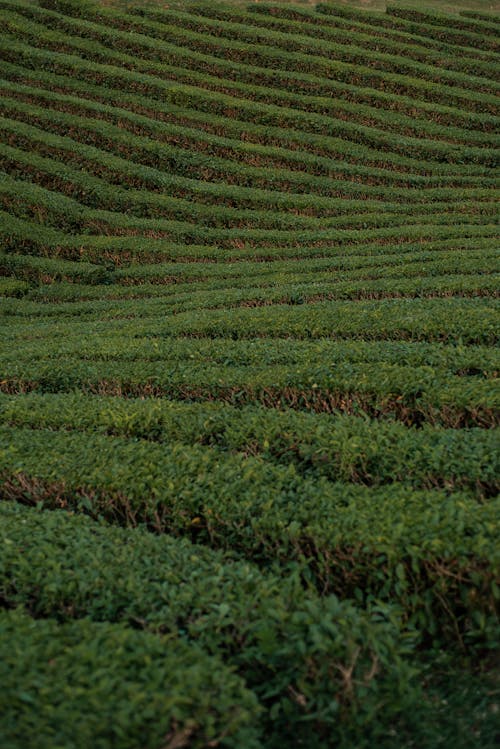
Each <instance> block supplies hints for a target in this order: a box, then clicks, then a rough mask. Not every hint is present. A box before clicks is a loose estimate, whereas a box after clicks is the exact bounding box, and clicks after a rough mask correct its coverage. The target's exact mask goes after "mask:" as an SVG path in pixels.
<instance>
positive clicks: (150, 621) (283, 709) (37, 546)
mask: <svg viewBox="0 0 500 749" xmlns="http://www.w3.org/2000/svg"><path fill="white" fill-rule="evenodd" d="M0 515H1V517H2V530H1V531H0V533H1V535H2V544H3V546H4V548H6V554H4V555H3V557H2V563H1V566H0V589H2V594H3V596H4V597H5V599H6V601H7V602H8V603H9V604H10V605H16V604H17V605H19V604H24V605H25V606H26V607H27V608H28V610H29V611H30V612H32V613H33V614H34V615H35V616H36V617H37V619H39V618H41V617H57V619H58V620H59V622H66V624H64V625H63V627H61V628H60V633H63V632H65V631H68V630H71V625H69V624H68V623H69V622H72V621H74V620H79V619H81V618H82V617H86V618H88V619H91V620H92V621H93V622H100V621H102V620H103V619H105V620H106V621H108V622H112V623H113V624H114V627H113V625H109V624H108V625H98V624H97V625H93V627H90V625H89V624H88V622H87V623H86V624H80V626H78V625H77V624H76V623H75V624H73V625H72V626H73V629H74V630H75V633H76V634H80V636H82V634H83V632H85V627H90V629H91V632H93V634H94V637H95V636H97V635H98V633H99V626H100V627H101V629H102V631H103V632H106V633H109V632H110V631H111V632H113V631H116V632H122V638H123V639H125V636H124V632H125V631H127V630H128V632H129V633H130V634H129V635H128V638H129V642H128V643H127V644H128V645H129V647H130V646H132V647H130V649H131V650H132V648H133V652H134V653H137V651H139V652H138V654H137V655H136V656H135V657H136V658H137V659H138V660H139V662H140V661H141V656H142V658H144V660H145V661H146V659H147V657H148V656H149V657H150V660H151V662H152V663H155V664H157V665H155V666H150V668H149V669H145V674H144V676H145V677H146V678H147V677H148V676H149V678H150V679H151V680H152V683H153V684H157V682H158V674H155V673H154V669H158V668H160V669H161V668H162V667H163V665H164V667H165V668H166V669H167V671H166V674H169V672H170V680H171V682H173V683H169V682H168V681H167V683H166V684H164V685H163V689H164V690H165V691H167V692H168V693H169V695H170V693H171V690H172V691H173V689H174V688H177V689H178V688H179V687H178V685H177V683H176V682H177V681H179V683H180V685H182V683H183V681H184V680H185V679H187V678H188V679H189V687H188V688H187V690H186V689H185V688H181V689H180V693H181V694H182V711H181V706H180V705H179V706H177V705H176V703H175V702H174V703H173V704H174V705H175V706H176V707H177V710H178V711H180V715H184V713H185V712H187V711H189V712H188V716H187V717H189V718H191V719H192V720H193V719H194V720H193V723H194V725H193V726H191V728H190V745H193V746H198V745H199V746H209V745H212V746H215V745H217V746H218V745H219V743H218V740H217V738H216V736H217V730H218V731H221V727H219V725H218V723H221V722H222V718H223V716H224V713H225V711H226V716H225V717H226V720H227V725H226V726H225V728H226V731H227V732H228V733H229V736H230V738H231V741H238V738H239V739H240V740H241V741H242V743H241V744H240V745H241V746H245V747H246V746H251V747H254V746H256V747H257V746H260V743H258V742H257V743H255V744H254V743H248V741H252V740H253V739H254V738H255V737H254V736H253V734H255V736H256V737H257V738H258V737H259V735H260V730H259V729H260V728H261V727H262V726H265V727H266V729H267V730H266V737H267V739H268V740H269V739H271V736H273V734H277V736H275V739H276V740H279V738H280V737H281V740H283V736H284V735H287V734H289V736H290V738H291V734H292V732H293V733H294V738H295V739H296V738H297V734H298V735H300V736H301V737H302V740H307V739H308V738H310V739H311V740H314V738H317V736H318V735H320V736H323V735H325V733H326V732H328V736H329V738H330V739H331V737H332V736H336V737H337V736H338V737H339V738H340V737H341V736H342V734H343V732H344V731H346V730H347V731H348V730H349V729H348V728H347V727H346V726H345V723H346V719H349V718H351V719H352V714H353V711H356V712H357V718H358V721H357V722H358V730H359V731H360V733H362V732H363V730H364V731H368V732H370V729H369V719H368V716H369V714H370V709H369V703H371V701H372V700H373V701H376V702H378V711H379V715H380V713H381V712H382V713H383V714H384V716H385V720H387V721H389V720H390V719H391V718H392V717H393V715H394V714H395V712H396V711H395V710H394V708H393V707H391V705H390V700H391V699H392V700H394V699H396V698H397V699H398V702H399V701H401V702H400V707H401V706H402V704H404V702H405V699H404V697H403V692H404V691H405V686H406V688H407V685H408V681H407V680H408V678H409V677H410V672H409V669H408V667H407V666H406V664H405V660H406V657H407V654H408V651H409V643H410V642H411V638H409V637H408V636H406V637H405V636H401V635H400V634H399V632H398V629H397V626H395V624H394V623H392V621H391V618H392V616H391V611H390V610H389V611H385V610H384V608H383V607H382V606H380V607H379V609H378V611H377V612H373V614H371V613H364V612H361V610H360V609H359V608H356V607H354V606H353V605H352V604H350V603H348V602H346V603H341V602H339V601H338V600H336V599H335V598H333V597H329V598H325V599H323V600H320V599H319V598H317V597H316V596H315V595H313V594H312V593H308V594H306V593H304V591H303V589H302V588H301V586H300V584H299V581H298V579H297V576H296V575H288V576H287V577H283V576H279V577H278V576H274V575H272V574H267V575H263V574H262V573H261V572H259V570H258V569H257V568H256V567H255V566H252V565H251V564H248V563H246V562H239V561H237V560H235V559H234V558H233V559H231V558H230V557H227V556H225V555H223V554H221V553H220V552H216V551H213V550H210V549H207V548H201V547H200V546H193V545H191V544H190V543H188V542H187V541H184V540H181V539H174V538H171V537H168V536H162V537H155V536H153V535H152V534H149V533H147V532H144V531H143V530H140V529H134V530H129V529H126V530H125V529H121V528H116V527H112V526H106V525H104V524H102V523H101V524H97V523H95V522H92V521H91V520H90V519H89V518H86V517H83V516H82V515H72V514H69V513H63V512H60V511H58V512H57V511H56V512H42V513H40V512H37V511H36V510H33V509H29V508H23V507H20V506H19V505H14V504H12V503H8V502H2V503H1V504H0ZM21 547H24V553H23V552H21ZM69 548H71V549H72V553H71V554H68V549H69ZM118 571H119V574H117V573H118ZM124 586H125V587H124ZM104 591H105V595H106V603H105V604H104V605H103V601H102V595H103V592H104ZM68 600H71V602H72V605H71V607H70V606H68V605H67V602H68ZM395 618H396V617H394V619H395ZM384 619H385V621H384ZM130 622H133V623H134V626H135V631H134V629H131V628H130ZM118 625H121V626H120V627H119V626H118ZM123 625H125V626H126V630H124V629H121V627H122V626H123ZM82 630H83V632H82ZM137 630H145V632H146V633H147V632H149V633H150V634H145V632H141V631H137ZM26 634H27V633H25V635H26ZM51 634H52V636H54V635H56V637H55V639H56V641H57V642H58V643H59V647H60V637H61V634H59V637H58V636H57V634H58V633H57V632H55V633H51ZM155 636H156V638H155ZM134 637H135V640H134ZM166 638H168V639H166ZM108 639H109V638H108ZM82 640H83V642H84V643H85V644H86V638H85V636H83V638H82ZM155 641H156V645H155ZM118 643H119V641H118V642H114V641H113V640H111V642H106V638H104V643H103V645H104V644H107V645H108V652H107V653H101V648H99V656H104V658H105V659H106V658H112V659H113V666H114V669H112V670H111V673H112V674H113V675H114V674H115V670H116V671H118V673H119V674H120V670H122V671H125V675H126V669H125V668H124V665H125V664H126V662H127V660H126V659H127V657H128V658H129V659H131V656H125V657H123V656H122V658H120V656H119V655H118V653H117V651H116V648H117V646H118ZM147 643H148V644H149V645H150V647H149V648H148V649H146V648H144V646H145V644H147ZM124 644H125V643H120V645H121V647H120V650H119V651H118V652H119V653H122V652H123V651H125V652H127V650H128V648H125V647H124ZM141 645H142V647H141ZM82 649H83V648H82ZM143 649H144V650H145V652H144V650H143ZM202 649H203V650H202ZM26 651H27V653H29V652H30V651H29V649H28V648H25V652H26ZM165 651H167V652H168V653H169V654H170V656H169V657H168V658H166V657H165V655H166V652H165ZM69 653H70V654H71V655H72V656H73V658H75V660H77V662H78V664H79V661H78V658H77V656H78V649H76V651H75V650H73V649H70V650H69ZM110 654H111V655H110ZM117 655H118V658H117ZM220 655H223V656H224V659H225V665H224V666H222V664H221V662H220ZM196 658H198V659H199V660H198V663H196V660H195V659H196ZM116 661H118V663H119V664H120V666H121V669H120V666H118V668H117V666H116V665H115V664H116ZM58 662H59V659H58ZM124 662H125V664H124ZM183 662H184V672H183V669H182V665H183ZM375 662H376V663H377V668H376V669H375V668H372V667H373V665H374V663H375ZM3 663H4V664H5V661H3ZM105 663H107V661H106V660H105ZM158 664H161V665H160V666H159V665H158ZM195 664H196V665H198V669H197V670H195ZM228 664H229V666H230V667H231V669H234V670H236V671H237V674H235V673H231V671H229V669H228V667H227V665H228ZM79 665H80V664H79ZM92 665H93V666H94V668H95V665H94V663H93V662H92ZM351 665H352V675H351V679H349V681H348V682H347V681H346V680H345V679H344V677H343V675H342V674H343V673H345V671H346V670H347V669H349V667H350V666H351ZM109 666H111V662H110V663H109ZM59 667H60V665H59ZM101 669H102V664H99V673H102V671H101ZM208 669H210V670H208ZM370 670H372V671H373V673H372V674H371V676H368V675H369V673H370ZM152 671H153V673H152ZM49 673H50V671H49ZM108 673H109V672H107V675H108ZM122 678H123V676H122ZM167 678H168V677H167ZM410 678H411V677H410ZM242 679H244V683H245V684H246V689H243V687H242V683H243V682H242ZM391 681H392V684H391ZM412 681H414V680H412ZM358 684H359V693H358ZM4 686H5V683H4ZM13 686H14V685H12V686H11V687H10V688H11V689H12V688H13ZM332 686H333V688H334V689H335V695H336V696H335V698H332ZM141 687H142V688H141V689H140V690H138V691H139V693H140V694H141V695H144V696H143V697H142V699H143V700H144V699H147V698H148V697H149V699H151V701H152V703H153V705H151V704H149V705H147V706H146V705H141V704H140V702H141V697H136V698H135V699H136V700H137V701H138V702H139V704H138V705H137V706H136V707H137V709H138V713H139V715H135V716H134V718H132V719H131V718H129V720H135V721H137V722H138V723H139V724H140V723H141V720H140V715H141V714H145V715H147V716H149V715H150V714H152V708H153V707H156V701H157V700H158V701H159V704H161V703H162V702H163V703H164V702H165V697H164V696H163V695H162V696H161V699H160V695H158V697H156V698H155V693H154V691H153V688H152V687H151V685H150V684H148V683H147V682H146V680H144V684H141ZM120 688H123V687H122V684H120ZM250 689H251V690H252V692H253V695H252V694H251V692H249V690H250ZM201 690H203V694H202V693H201ZM117 691H118V695H120V696H121V692H120V689H118V690H117ZM151 692H153V694H151ZM255 695H257V698H258V699H259V703H260V704H259V703H258V702H257V699H256V698H255ZM65 697H66V698H67V690H65ZM252 697H253V700H252ZM299 697H300V698H301V699H299ZM113 698H114V699H113ZM413 698H414V696H413V695H412V698H410V700H409V701H410V703H411V701H412V699H413ZM231 699H232V700H233V704H231ZM115 700H116V701H118V700H119V697H118V696H115V695H112V694H109V695H106V703H107V704H109V703H111V705H113V706H114V705H115ZM211 701H216V703H217V704H216V708H215V715H212V718H211V721H210V722H211V723H212V725H211V726H210V722H209V720H210V713H211V712H212V709H211V708H212V706H211ZM406 701H407V700H406ZM234 702H235V704H234ZM129 704H130V703H129ZM132 704H134V705H135V703H132ZM264 708H265V709H264ZM80 709H81V706H80V707H79V710H80ZM110 709H111V708H110ZM115 709H118V707H115ZM171 709H173V708H171ZM130 712H131V711H130V710H124V711H123V713H124V715H127V716H129V715H130ZM205 713H206V715H205ZM180 715H179V716H178V718H180ZM158 717H161V721H160V725H159V728H157V727H156V725H154V726H150V728H149V730H150V731H151V732H153V733H155V732H157V731H158V732H159V731H160V730H161V729H163V731H164V734H166V733H167V730H168V728H169V726H168V720H169V719H170V714H169V712H168V711H167V712H166V714H165V710H163V712H162V714H161V716H158ZM196 718H197V719H198V722H199V723H200V724H201V726H200V729H202V727H203V718H204V719H205V720H206V721H207V723H208V726H207V728H208V730H210V728H211V731H212V734H211V737H212V740H213V741H214V742H217V743H212V744H208V743H200V744H198V743H197V739H196V736H197V734H196V728H197V721H196ZM200 718H201V720H200ZM148 722H151V721H148ZM111 723H112V725H113V727H114V726H116V720H112V721H111ZM155 723H156V722H155ZM287 723H288V726H287V725H286V724H287ZM188 725H189V724H188ZM240 726H243V727H244V728H246V731H247V735H246V736H245V733H244V732H242V733H241V735H240V736H239V737H238V736H236V737H233V735H232V734H233V733H236V732H237V730H238V728H239V727H240ZM85 727H86V728H87V729H88V725H87V724H86V726H85ZM180 728H181V727H180V726H178V729H177V730H178V731H179V732H180ZM252 728H253V732H252ZM109 730H112V729H109ZM201 732H202V731H201V730H200V733H201ZM315 733H316V737H315V736H314V734H315ZM355 733H356V730H355V731H354V734H355ZM158 736H159V733H158ZM145 737H148V733H146V734H144V735H142V736H141V737H140V739H137V740H139V741H140V743H141V746H145V743H144V739H145ZM351 738H353V737H352V736H351ZM205 739H206V740H208V739H209V736H206V737H205ZM132 740H134V734H133V733H132ZM137 740H135V743H131V744H130V746H134V745H137ZM123 745H124V746H125V744H123ZM149 745H150V744H149V743H148V744H147V746H149ZM224 745H225V742H224ZM270 745H272V743H271V741H268V742H266V744H265V746H270ZM314 745H315V744H314ZM82 746H85V745H84V744H82ZM127 746H128V744H127ZM152 746H155V747H156V746H158V742H157V743H156V744H152ZM276 746H278V744H276Z"/></svg>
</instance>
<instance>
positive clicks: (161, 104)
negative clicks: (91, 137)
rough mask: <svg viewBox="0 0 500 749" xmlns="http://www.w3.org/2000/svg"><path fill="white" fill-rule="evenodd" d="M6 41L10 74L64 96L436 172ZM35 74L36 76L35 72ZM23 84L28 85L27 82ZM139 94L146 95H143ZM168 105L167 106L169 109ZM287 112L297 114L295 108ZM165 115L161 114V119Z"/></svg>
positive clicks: (478, 170)
mask: <svg viewBox="0 0 500 749" xmlns="http://www.w3.org/2000/svg"><path fill="white" fill-rule="evenodd" d="M4 38H5V46H3V47H2V48H0V55H1V57H2V59H3V60H5V61H6V62H7V63H16V65H12V64H9V65H8V67H7V66H6V70H7V71H8V70H12V69H13V68H14V69H15V70H16V71H20V70H22V69H23V68H21V67H20V64H22V66H24V69H25V70H27V71H28V70H30V69H31V70H36V71H39V70H40V69H43V70H45V71H48V72H47V73H46V74H45V75H46V79H47V80H48V81H49V80H52V82H53V83H52V85H53V86H55V85H56V82H57V81H59V80H60V81H61V84H62V86H63V88H62V90H63V91H64V92H66V91H67V90H68V88H67V86H68V84H69V82H70V81H71V83H70V86H71V87H72V88H73V87H74V86H75V81H76V82H78V86H79V87H81V88H80V90H81V91H83V92H85V90H86V89H87V87H89V86H90V88H91V90H92V92H94V91H101V92H102V93H101V94H97V96H98V98H99V97H103V98H104V102H105V103H106V104H108V103H109V102H110V97H111V96H112V99H111V101H112V102H116V103H119V105H120V106H125V108H130V103H129V104H127V101H128V99H129V96H131V97H132V98H131V101H134V102H135V101H141V102H143V105H142V106H143V111H144V106H145V107H146V110H145V111H146V112H147V114H148V117H150V118H153V119H154V118H158V117H159V113H161V112H165V117H166V118H167V119H168V120H171V119H172V117H174V118H175V113H176V112H177V113H179V118H178V122H179V123H181V124H185V125H186V124H189V123H195V124H196V126H197V127H199V128H201V129H208V130H209V131H210V132H216V133H217V134H219V135H222V134H231V133H234V134H235V135H236V134H238V135H241V133H244V134H245V135H244V140H247V139H248V140H251V141H253V142H257V143H263V144H266V145H269V144H271V145H273V146H279V147H280V148H281V152H283V150H284V149H286V148H292V150H293V149H296V148H297V147H299V148H300V149H304V148H305V149H306V150H308V151H310V152H311V153H312V154H316V155H317V156H322V157H325V156H328V157H332V156H333V157H334V158H335V159H343V160H347V161H350V162H353V164H359V165H362V166H365V167H366V166H369V167H375V168H382V169H384V168H387V167H390V168H391V169H396V170H398V171H401V172H408V171H410V172H413V173H415V174H417V175H419V174H420V175H422V174H426V173H431V174H432V173H435V172H436V169H437V164H436V162H432V161H429V162H425V161H422V159H421V158H420V157H419V158H417V159H415V158H411V157H408V155H407V154H406V153H405V154H404V155H403V154H399V153H389V152H380V151H378V150H376V149H373V148H370V147H368V146H366V145H365V146H362V145H360V144H357V143H353V142H351V141H348V140H342V139H340V138H335V137H331V136H329V135H328V133H327V132H326V133H325V132H324V127H323V126H321V127H320V130H319V132H315V130H314V127H313V128H308V129H306V130H304V129H301V128H302V124H304V123H303V122H297V123H294V122H293V118H292V121H291V122H290V121H285V122H283V118H282V117H281V115H280V113H281V109H280V108H276V117H273V115H272V112H271V111H269V112H267V111H266V110H263V109H262V107H259V106H257V105H256V104H255V105H254V104H253V103H252V102H246V103H245V100H244V99H235V98H234V97H228V96H224V95H222V94H216V93H212V92H210V91H208V90H204V91H203V92H202V91H201V90H199V89H197V88H195V87H193V86H180V85H176V86H175V87H174V85H173V84H172V83H169V82H168V81H164V80H161V79H159V78H154V77H152V76H147V75H141V74H138V73H132V72H131V71H128V70H125V69H124V68H119V67H116V66H110V65H103V64H98V63H92V62H89V61H87V60H84V59H83V58H82V57H77V56H76V55H68V54H63V53H52V54H51V53H49V52H45V51H44V50H40V49H36V48H34V47H33V46H30V45H29V44H21V43H19V42H18V41H17V40H16V39H15V38H14V37H10V36H7V35H5V37H4ZM56 74H58V75H56ZM61 74H62V75H61ZM14 75H15V77H16V79H17V78H18V77H19V73H18V72H16V73H15V74H14ZM30 75H31V76H33V75H34V73H30ZM39 75H40V74H39V73H38V76H39ZM22 80H23V81H24V78H23V79H22ZM57 90H61V88H60V87H59V88H58V89H57ZM104 91H107V97H106V96H104ZM138 94H146V95H147V96H146V97H145V96H138ZM147 97H149V98H147ZM152 99H153V100H154V102H155V105H154V106H152V103H151V100H152ZM167 102H168V106H166V103H167ZM271 109H273V108H272V107H271ZM286 111H288V112H293V111H294V110H286ZM297 114H298V115H300V117H299V119H301V118H302V119H303V116H302V114H301V113H300V112H299V113H297ZM165 117H163V115H162V119H164V118H165ZM186 118H187V119H186ZM239 118H243V119H239ZM320 119H321V118H320ZM324 119H325V118H323V120H324ZM328 119H329V118H328ZM297 127H298V129H296V128H297ZM238 135H236V137H238ZM427 142H428V143H429V141H427ZM476 150H477V149H476ZM479 151H480V152H484V153H485V149H479ZM484 153H483V156H484ZM289 158H291V156H289ZM457 173H458V174H461V175H463V174H464V173H465V174H467V175H468V176H470V175H479V174H482V173H485V174H488V168H487V167H480V166H478V165H474V166H472V165H471V164H470V163H468V164H467V168H465V166H464V165H463V164H459V163H455V164H449V165H447V164H444V163H443V162H439V170H438V174H439V175H440V176H441V177H442V176H443V175H451V174H453V175H456V174H457Z"/></svg>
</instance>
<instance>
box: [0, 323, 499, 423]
mask: <svg viewBox="0 0 500 749" xmlns="http://www.w3.org/2000/svg"><path fill="white" fill-rule="evenodd" d="M51 328H52V330H53V331H55V328H54V323H53V322H52V326H51ZM150 351H151V353H150V354H149V356H147V358H146V359H143V360H141V359H138V358H137V355H136V356H135V357H131V356H130V355H128V356H127V351H126V350H125V351H123V349H122V354H121V356H120V353H118V354H115V355H114V356H112V355H110V354H108V355H107V356H106V357H105V358H104V359H97V358H92V357H89V358H80V357H77V356H74V357H73V359H72V360H71V361H68V360H67V359H64V358H63V357H61V356H60V354H59V350H58V349H57V348H56V349H55V350H52V351H50V348H48V347H47V346H46V348H45V357H44V358H38V359H37V358H32V357H30V355H29V354H30V351H29V350H28V352H27V353H26V354H21V353H20V355H19V357H17V358H15V359H13V358H12V356H9V355H7V356H5V357H2V359H1V361H0V364H1V368H2V380H1V381H0V389H1V390H2V391H3V392H6V393H13V394H15V393H22V392H29V391H37V392H42V393H43V392H47V393H57V392H67V391H71V390H74V389H81V390H83V391H84V392H88V393H99V394H103V395H120V396H126V397H158V396H161V397H166V398H170V399H174V400H187V401H214V400H216V401H221V402H226V403H229V404H231V405H238V406H242V405H245V404H249V403H259V404H262V405H264V406H268V407H270V408H283V407H292V408H295V409H297V410H307V411H312V412H320V413H321V412H326V413H334V412H342V413H347V414H361V415H366V414H367V415H369V416H375V417H390V418H397V419H400V420H401V421H403V422H404V423H406V424H408V425H412V424H417V425H419V424H422V423H424V422H429V423H435V424H443V425H445V426H451V427H455V428H456V427H460V426H481V427H491V426H493V425H494V424H495V421H496V414H497V412H498V407H499V402H498V388H497V385H496V382H495V381H494V380H489V379H485V378H483V377H480V376H469V377H463V376H455V377H449V376H443V375H442V374H441V373H439V372H436V371H434V370H433V369H432V368H431V367H428V366H421V367H410V366H405V365H397V364H388V363H387V362H385V361H382V362H380V361H379V362H377V363H376V364H373V363H367V362H363V363H356V362H333V363H332V362H329V363H328V364H326V365H323V366H321V365H319V364H315V365H314V366H311V364H309V365H304V364H302V365H294V366H293V368H291V367H290V365H286V366H284V365H281V366H278V365H276V366H274V367H272V368H271V367H269V366H266V367H263V366H262V365H260V366H256V365H254V366H251V365H246V366H237V365H231V364H213V363H203V364H202V363H199V362H193V361H185V362H179V361H175V360H171V359H169V358H168V357H167V358H160V357H158V354H156V356H155V343H154V341H153V342H152V343H151V346H150ZM32 353H33V355H34V356H36V353H37V347H36V346H33V349H32ZM41 354H42V356H43V351H42V352H41ZM39 356H40V355H39ZM479 366H481V365H479ZM479 371H481V369H479Z"/></svg>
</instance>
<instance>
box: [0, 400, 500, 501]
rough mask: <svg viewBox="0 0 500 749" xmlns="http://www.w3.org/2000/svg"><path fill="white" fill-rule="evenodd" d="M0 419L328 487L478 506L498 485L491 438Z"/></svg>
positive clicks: (74, 408) (114, 407) (265, 419)
mask: <svg viewBox="0 0 500 749" xmlns="http://www.w3.org/2000/svg"><path fill="white" fill-rule="evenodd" d="M0 415H1V417H2V421H3V423H4V424H5V425H9V426H22V427H30V428H32V429H51V430H54V429H59V430H76V431H79V432H86V433H89V432H92V433H94V432H99V433H102V434H105V435H114V436H119V437H127V438H138V439H141V440H148V441H151V442H161V443H163V444H165V445H168V444H171V443H172V442H181V443H183V444H186V445H196V444H199V445H209V446H212V447H213V448H214V449H217V450H221V451H223V452H226V451H230V452H236V451H237V452H239V453H242V454H244V455H247V456H249V455H254V456H259V457H261V458H263V459H265V460H267V461H271V462H273V463H279V464H283V465H288V464H290V463H292V464H293V465H294V466H295V467H296V469H297V470H298V471H299V472H300V473H301V474H302V475H305V476H324V477H326V478H328V479H329V480H330V481H345V482H353V483H356V484H364V485H367V486H380V485H389V484H392V483H394V482H398V483H399V484H403V485H405V486H408V487H412V488H415V489H435V488H439V487H441V488H444V489H446V490H447V491H450V492H451V491H457V490H460V491H464V490H467V491H469V492H471V494H475V495H476V496H477V497H478V498H484V497H488V496H493V495H494V494H495V489H496V487H497V485H498V471H497V464H498V460H495V458H494V455H495V444H496V440H497V439H498V435H497V433H496V432H495V430H491V429H489V430H488V429H459V430H456V429H436V428H434V427H431V426H429V425H423V426H422V427H421V428H420V429H415V428H408V427H405V426H404V425H403V424H401V423H398V422H393V421H377V420H368V419H361V418H359V417H358V416H345V415H344V416H335V417H333V416H330V415H325V414H307V413H301V412H296V411H273V410H271V411H269V410H267V409H264V408H262V407H257V406H245V407H243V408H240V409H237V408H232V407H230V406H227V405H225V404H219V403H208V404H207V403H192V404H190V403H176V402H171V401H163V400H158V401H156V400H134V399H128V400H124V399H121V398H116V397H115V398H113V397H105V396H96V395H94V396H84V395H82V394H81V393H78V394H73V393H70V394H61V393H58V394H50V393H44V394H40V393H30V394H26V395H17V396H7V395H1V396H0ZM492 457H493V460H492Z"/></svg>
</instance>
